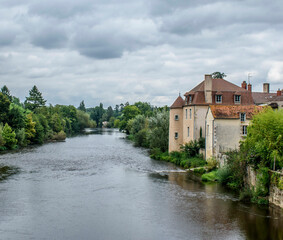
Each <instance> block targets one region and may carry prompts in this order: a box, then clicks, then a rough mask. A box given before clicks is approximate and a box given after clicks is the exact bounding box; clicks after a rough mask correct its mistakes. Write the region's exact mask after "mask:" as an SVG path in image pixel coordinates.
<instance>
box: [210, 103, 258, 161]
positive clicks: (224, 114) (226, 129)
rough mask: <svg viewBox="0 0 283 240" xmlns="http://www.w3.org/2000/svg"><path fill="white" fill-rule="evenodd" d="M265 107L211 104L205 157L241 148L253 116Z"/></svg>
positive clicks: (217, 155)
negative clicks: (241, 141)
mask: <svg viewBox="0 0 283 240" xmlns="http://www.w3.org/2000/svg"><path fill="white" fill-rule="evenodd" d="M262 108H263V107H261V106H255V105H247V106H244V105H242V106H235V105H230V106H219V105H211V106H209V108H208V111H207V115H206V121H205V122H206V131H205V132H206V136H205V146H206V147H205V158H206V159H209V158H211V157H216V158H220V156H221V154H223V153H225V152H228V151H232V150H235V149H238V148H239V143H240V140H243V138H244V137H245V136H246V135H247V128H248V125H249V122H250V120H251V119H252V116H253V115H254V114H256V113H258V112H259V111H260V110H262Z"/></svg>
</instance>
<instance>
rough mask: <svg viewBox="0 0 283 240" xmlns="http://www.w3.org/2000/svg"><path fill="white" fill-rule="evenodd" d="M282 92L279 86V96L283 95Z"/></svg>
mask: <svg viewBox="0 0 283 240" xmlns="http://www.w3.org/2000/svg"><path fill="white" fill-rule="evenodd" d="M281 94H282V91H281V90H280V88H279V89H278V91H277V96H281Z"/></svg>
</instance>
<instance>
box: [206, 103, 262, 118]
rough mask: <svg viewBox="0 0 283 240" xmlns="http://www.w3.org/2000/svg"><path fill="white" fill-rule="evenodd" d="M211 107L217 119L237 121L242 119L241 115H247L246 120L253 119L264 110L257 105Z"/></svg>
mask: <svg viewBox="0 0 283 240" xmlns="http://www.w3.org/2000/svg"><path fill="white" fill-rule="evenodd" d="M209 107H210V109H211V112H212V115H213V117H214V118H216V119H217V118H219V119H237V118H240V113H246V118H247V119H251V118H252V116H253V115H254V114H256V113H258V112H259V111H261V110H262V109H263V108H264V107H261V106H255V105H246V106H241V105H239V106H235V105H226V106H224V105H210V106H209Z"/></svg>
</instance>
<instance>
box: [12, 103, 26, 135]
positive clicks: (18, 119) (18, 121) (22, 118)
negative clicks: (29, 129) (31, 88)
mask: <svg viewBox="0 0 283 240" xmlns="http://www.w3.org/2000/svg"><path fill="white" fill-rule="evenodd" d="M8 116H9V121H8V122H9V125H10V126H11V127H12V128H13V129H15V130H16V129H21V128H24V127H25V122H26V115H25V110H24V109H23V108H22V107H20V106H19V105H16V104H14V103H11V105H10V109H9V113H8Z"/></svg>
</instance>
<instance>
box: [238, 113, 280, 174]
mask: <svg viewBox="0 0 283 240" xmlns="http://www.w3.org/2000/svg"><path fill="white" fill-rule="evenodd" d="M282 138H283V109H281V110H275V111H273V110H272V109H271V108H267V109H265V110H264V111H262V112H260V113H258V114H257V115H254V116H253V119H252V121H251V123H250V125H249V127H248V135H247V138H246V139H245V141H244V142H242V144H241V150H242V152H243V153H244V154H245V156H244V158H247V159H248V162H249V163H252V164H254V165H255V167H268V168H269V169H272V168H273V164H274V159H275V160H276V167H277V168H278V169H281V168H282V167H283V139H282Z"/></svg>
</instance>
